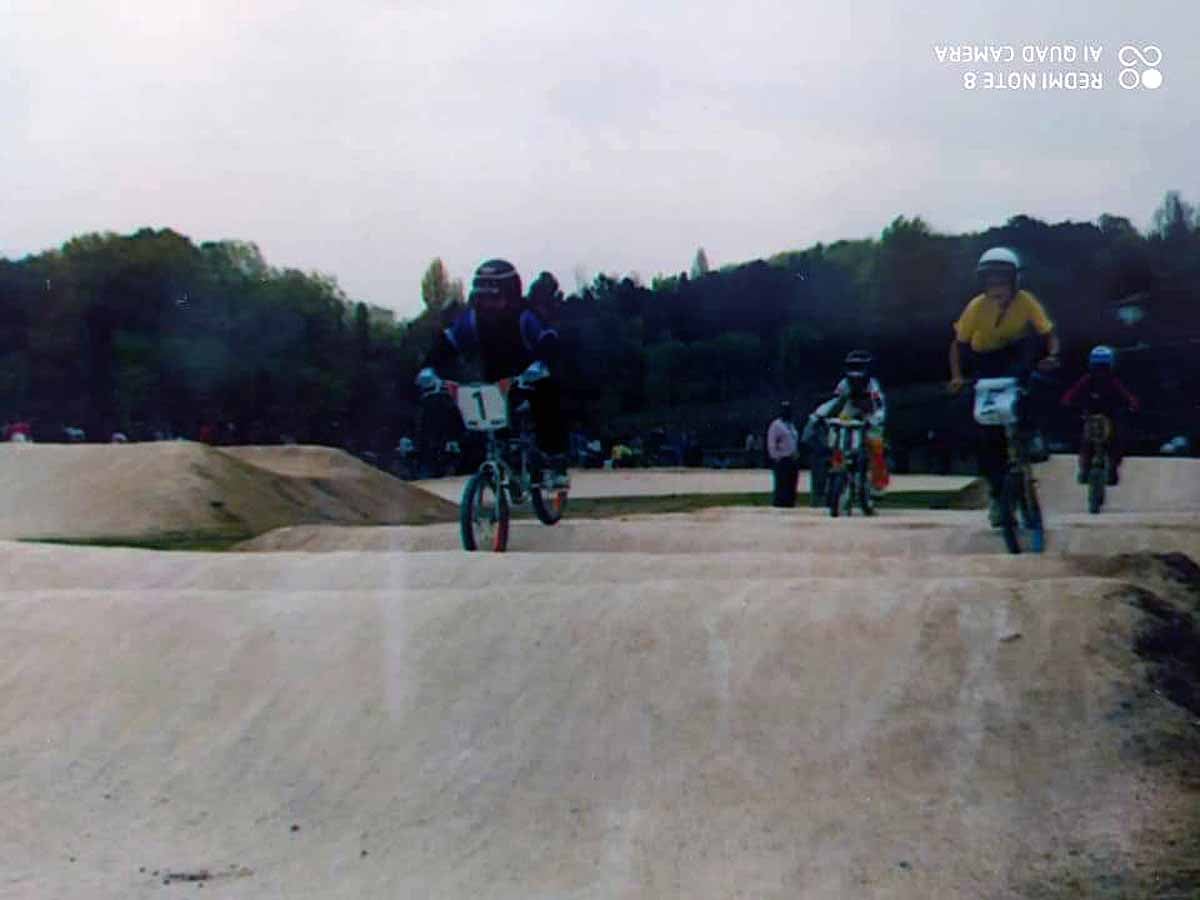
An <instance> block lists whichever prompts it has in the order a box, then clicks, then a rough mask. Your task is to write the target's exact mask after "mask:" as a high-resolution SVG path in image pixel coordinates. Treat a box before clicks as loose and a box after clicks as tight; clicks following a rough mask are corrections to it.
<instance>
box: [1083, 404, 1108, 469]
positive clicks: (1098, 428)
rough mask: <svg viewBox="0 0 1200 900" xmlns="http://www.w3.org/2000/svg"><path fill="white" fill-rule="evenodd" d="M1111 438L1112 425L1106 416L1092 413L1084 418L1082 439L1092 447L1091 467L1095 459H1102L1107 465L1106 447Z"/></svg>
mask: <svg viewBox="0 0 1200 900" xmlns="http://www.w3.org/2000/svg"><path fill="white" fill-rule="evenodd" d="M1112 436H1113V423H1112V420H1111V419H1110V418H1109V417H1108V416H1106V415H1104V414H1102V413H1092V414H1091V415H1089V416H1086V417H1084V420H1083V439H1084V440H1085V441H1087V442H1088V443H1089V444H1091V445H1092V465H1095V464H1096V460H1097V459H1103V460H1104V462H1105V464H1106V465H1107V463H1108V447H1109V443H1110V442H1111V441H1112Z"/></svg>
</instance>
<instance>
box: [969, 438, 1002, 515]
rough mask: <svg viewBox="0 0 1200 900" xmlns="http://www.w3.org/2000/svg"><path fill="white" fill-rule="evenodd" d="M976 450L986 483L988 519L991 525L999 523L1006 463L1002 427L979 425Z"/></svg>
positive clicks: (980, 472) (981, 473) (980, 470)
mask: <svg viewBox="0 0 1200 900" xmlns="http://www.w3.org/2000/svg"><path fill="white" fill-rule="evenodd" d="M976 452H977V453H978V456H979V474H980V475H981V476H982V477H983V478H985V479H986V480H987V483H988V500H989V502H988V519H989V521H990V522H991V523H992V524H993V525H999V524H1000V523H999V515H1000V506H999V502H1000V495H1001V493H1002V492H1003V484H1004V471H1005V468H1006V467H1007V464H1008V443H1007V439H1006V438H1005V436H1004V429H1003V428H998V427H994V426H993V427H989V426H980V428H979V435H978V444H977V451H976Z"/></svg>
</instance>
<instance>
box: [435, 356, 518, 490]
mask: <svg viewBox="0 0 1200 900" xmlns="http://www.w3.org/2000/svg"><path fill="white" fill-rule="evenodd" d="M443 385H444V387H445V391H446V393H448V394H449V395H450V397H451V399H453V400H455V401H457V399H458V394H459V393H460V392H461V391H462V390H464V389H466V388H469V387H470V385H464V384H459V383H458V382H456V381H445V382H443ZM496 385H497V387H499V388H500V392H501V393H502V394H503V395H504V402H505V406H506V410H507V416H506V424H505V426H504V427H502V428H489V429H487V430H486V431H484V434H485V435H486V441H487V446H486V449H485V451H484V459H483V462H482V463H480V465H479V471H481V472H482V471H486V470H490V471H491V472H492V475H493V479H494V483H495V484H496V485H497V487H498V488H499V489H500V490H502V491H504V492H505V493H506V494H507V495H508V498H509V500H510V501H511V502H512V503H513V504H514V505H516V504H521V503H524V502H525V500H526V499H527V498H528V497H529V496H530V493H531V488H532V487H533V473H532V471H531V467H530V458H531V457H532V455H533V450H534V438H533V434H532V432H531V431H530V429H529V427H528V424H527V417H526V416H525V415H524V414H520V413H518V412H516V411H514V410H513V408H512V392H513V390H514V389H517V388H522V387H524V385H523V384H521V383H520V382H518V381H517V379H513V378H504V379H501V380H500V381H498V382H496ZM481 410H482V407H481ZM501 432H508V433H507V434H505V435H504V436H501Z"/></svg>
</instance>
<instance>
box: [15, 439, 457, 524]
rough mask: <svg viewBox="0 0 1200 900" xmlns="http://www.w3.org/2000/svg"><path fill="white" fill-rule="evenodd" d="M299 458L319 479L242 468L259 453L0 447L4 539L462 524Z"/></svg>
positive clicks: (429, 499)
mask: <svg viewBox="0 0 1200 900" xmlns="http://www.w3.org/2000/svg"><path fill="white" fill-rule="evenodd" d="M270 449H272V450H273V449H274V448H270ZM298 449H299V450H301V451H309V452H308V454H307V456H308V457H310V458H312V459H316V460H320V465H319V468H321V469H322V470H323V473H322V474H320V475H312V474H303V473H301V472H298V471H296V472H290V473H281V472H279V471H278V470H277V469H276V470H272V469H271V468H269V467H264V466H261V465H257V464H255V465H252V464H250V463H249V462H247V461H246V459H253V458H255V456H256V454H255V452H254V449H253V448H249V449H248V450H247V451H240V450H239V451H237V452H233V453H231V452H228V451H225V450H219V449H214V448H211V447H207V446H205V445H203V444H193V443H185V442H164V443H150V444H124V445H104V444H100V445H97V444H0V537H6V538H17V537H19V538H38V537H45V538H65V539H79V538H97V539H98V538H122V537H124V538H146V537H155V536H161V535H164V534H200V533H231V534H248V535H252V534H259V533H261V532H263V531H267V530H269V529H272V528H278V527H281V526H284V525H290V524H295V523H300V522H335V523H351V522H353V523H358V524H386V523H419V522H432V521H447V520H450V519H453V518H454V517H455V516H456V515H457V513H456V510H455V508H454V507H453V505H451V504H448V503H446V502H445V501H442V500H440V499H438V498H436V497H433V496H431V495H429V494H426V493H424V492H423V491H421V490H419V489H418V488H414V487H412V486H411V485H407V484H405V483H403V482H401V481H399V480H398V479H394V478H392V477H390V476H388V475H386V474H384V473H382V472H377V471H376V470H374V469H371V468H369V467H367V466H364V465H361V464H359V463H357V461H355V460H352V459H351V460H349V462H346V461H344V460H339V459H338V458H337V457H339V456H342V457H344V456H346V454H342V453H340V452H336V451H327V450H322V449H319V448H298ZM314 451H315V452H314ZM302 455H304V454H297V456H302ZM263 458H264V459H266V460H271V459H273V458H274V457H273V455H272V453H271V452H267V453H264V454H263ZM347 459H349V458H348V457H347Z"/></svg>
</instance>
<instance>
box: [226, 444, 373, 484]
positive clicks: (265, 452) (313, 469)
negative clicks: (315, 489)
mask: <svg viewBox="0 0 1200 900" xmlns="http://www.w3.org/2000/svg"><path fill="white" fill-rule="evenodd" d="M221 452H222V453H225V454H227V455H229V456H232V457H233V458H234V459H240V460H241V461H242V462H246V463H249V464H250V465H252V466H256V467H258V468H260V469H265V470H266V471H268V472H274V473H275V474H277V475H287V476H289V477H291V478H364V479H365V478H370V477H372V476H375V475H379V474H381V473H380V471H379V470H378V469H376V468H373V467H372V466H368V465H367V464H366V463H364V462H363V461H362V460H359V459H355V458H354V457H353V456H351V455H350V454H349V453H346V452H345V451H343V450H335V449H333V448H332V447H310V446H298V445H287V446H270V447H222V448H221Z"/></svg>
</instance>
